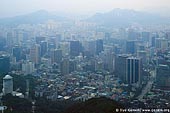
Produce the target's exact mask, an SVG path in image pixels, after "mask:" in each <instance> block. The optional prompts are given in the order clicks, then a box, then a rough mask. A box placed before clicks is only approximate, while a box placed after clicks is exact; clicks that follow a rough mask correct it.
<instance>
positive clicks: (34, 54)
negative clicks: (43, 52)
mask: <svg viewBox="0 0 170 113" xmlns="http://www.w3.org/2000/svg"><path fill="white" fill-rule="evenodd" d="M30 61H32V62H34V63H35V64H39V63H40V45H39V44H35V45H34V46H32V47H31V49H30Z"/></svg>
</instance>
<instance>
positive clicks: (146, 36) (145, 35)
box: [142, 32, 150, 42]
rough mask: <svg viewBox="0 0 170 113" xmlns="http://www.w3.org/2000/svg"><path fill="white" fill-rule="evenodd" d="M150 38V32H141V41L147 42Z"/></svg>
mask: <svg viewBox="0 0 170 113" xmlns="http://www.w3.org/2000/svg"><path fill="white" fill-rule="evenodd" d="M149 38H150V32H142V41H146V42H148V41H149Z"/></svg>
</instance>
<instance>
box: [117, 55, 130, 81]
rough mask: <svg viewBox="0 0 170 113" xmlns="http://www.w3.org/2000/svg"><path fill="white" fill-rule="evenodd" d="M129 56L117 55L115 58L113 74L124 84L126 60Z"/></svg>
mask: <svg viewBox="0 0 170 113" xmlns="http://www.w3.org/2000/svg"><path fill="white" fill-rule="evenodd" d="M128 57H129V55H126V54H123V55H118V56H116V58H115V73H116V75H117V76H118V77H119V78H120V79H121V80H122V81H123V82H124V83H125V82H126V59H127V58H128Z"/></svg>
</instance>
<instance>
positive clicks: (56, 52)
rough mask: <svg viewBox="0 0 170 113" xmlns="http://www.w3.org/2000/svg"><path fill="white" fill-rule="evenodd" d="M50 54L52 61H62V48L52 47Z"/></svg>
mask: <svg viewBox="0 0 170 113" xmlns="http://www.w3.org/2000/svg"><path fill="white" fill-rule="evenodd" d="M50 56H51V62H52V63H60V62H61V61H62V50H61V49H52V50H51V55H50Z"/></svg>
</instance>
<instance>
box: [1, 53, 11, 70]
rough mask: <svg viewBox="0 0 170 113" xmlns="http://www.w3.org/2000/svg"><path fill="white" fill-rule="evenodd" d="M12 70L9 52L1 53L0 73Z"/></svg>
mask: <svg viewBox="0 0 170 113" xmlns="http://www.w3.org/2000/svg"><path fill="white" fill-rule="evenodd" d="M9 70H10V57H9V55H8V54H3V53H2V54H1V55H0V73H8V72H9Z"/></svg>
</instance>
